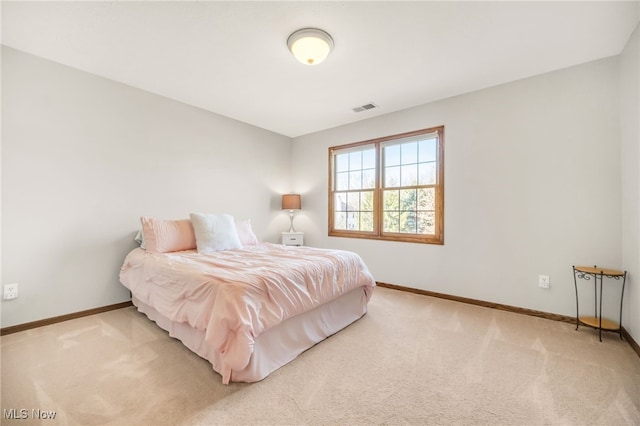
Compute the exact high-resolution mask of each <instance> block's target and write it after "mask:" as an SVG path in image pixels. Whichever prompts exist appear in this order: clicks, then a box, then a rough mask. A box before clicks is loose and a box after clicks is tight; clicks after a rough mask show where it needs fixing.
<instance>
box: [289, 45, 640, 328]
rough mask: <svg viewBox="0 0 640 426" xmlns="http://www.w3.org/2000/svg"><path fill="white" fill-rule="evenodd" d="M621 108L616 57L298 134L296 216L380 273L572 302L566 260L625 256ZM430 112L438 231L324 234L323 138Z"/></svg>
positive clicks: (319, 240) (546, 307)
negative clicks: (439, 140) (437, 240)
mask: <svg viewBox="0 0 640 426" xmlns="http://www.w3.org/2000/svg"><path fill="white" fill-rule="evenodd" d="M381 107H382V108H384V105H381ZM618 110H619V96H618V58H617V57H614V58H608V59H604V60H599V61H596V62H591V63H587V64H584V65H580V66H576V67H572V68H569V69H564V70H560V71H557V72H553V73H549V74H544V75H539V76H536V77H533V78H529V79H526V80H520V81H516V82H513V83H509V84H505V85H501V86H497V87H493V88H489V89H486V90H482V91H478V92H474V93H469V94H466V95H462V96H458V97H454V98H450V99H446V100H443V101H440V102H434V103H430V104H427V105H422V106H418V107H415V108H411V109H407V110H405V111H400V112H397V113H392V114H388V115H385V116H381V117H376V118H372V119H370V120H365V121H361V122H358V123H355V124H351V125H346V126H342V127H339V128H334V129H331V130H327V131H323V132H318V133H315V134H311V135H307V136H303V137H299V138H295V139H294V144H293V161H294V170H293V178H294V184H295V186H296V187H295V189H296V190H297V191H300V192H301V193H302V199H303V205H304V211H303V212H302V214H301V215H300V217H299V218H298V219H297V228H299V229H300V230H302V231H305V232H306V234H305V242H308V243H309V244H311V245H316V246H322V247H338V248H344V249H349V250H354V251H356V252H358V253H360V254H361V255H362V256H363V258H364V260H365V261H366V263H367V264H368V265H369V266H370V268H371V269H372V272H373V274H374V276H375V278H376V279H377V280H378V281H382V282H387V283H392V284H397V285H401V286H407V287H412V288H418V289H424V290H430V291H435V292H441V293H446V294H452V295H457V296H463V297H469V298H475V299H480V300H485V301H490V302H496V303H502V304H507V305H513V306H518V307H523V308H530V309H535V310H540V311H544V312H552V313H558V314H563V315H570V316H573V315H575V293H574V283H573V276H572V271H571V266H572V265H579V264H586V265H591V264H602V265H607V266H609V267H614V268H620V267H622V266H623V264H622V249H621V244H620V241H621V226H620V217H621V216H620V215H621V185H620V179H621V178H620V173H621V172H620V166H621V148H620V123H619V111H618ZM438 125H444V126H445V244H444V245H443V246H433V245H420V244H410V243H394V242H384V241H369V240H358V239H348V238H337V237H328V236H327V214H328V213H327V191H326V188H327V179H328V177H327V174H328V172H327V157H328V153H327V148H328V147H330V146H333V145H340V144H346V143H350V142H357V141H362V140H366V139H371V138H376V137H380V136H386V135H393V134H397V133H402V132H407V131H411V130H416V129H422V128H427V127H432V126H438ZM634 161H637V160H634ZM636 164H637V163H636ZM540 274H546V275H549V276H550V278H551V288H550V289H549V290H543V289H540V288H539V287H538V275H540ZM585 293H587V294H585V303H589V296H591V293H592V292H591V291H587V292H585ZM607 302H609V303H608V304H607V306H605V312H608V311H611V312H612V311H615V312H617V308H616V305H615V303H612V302H613V301H612V300H607ZM617 303H618V304H619V301H618V302H617ZM587 306H592V305H590V304H588V305H587ZM618 306H619V305H618ZM612 315H617V314H612Z"/></svg>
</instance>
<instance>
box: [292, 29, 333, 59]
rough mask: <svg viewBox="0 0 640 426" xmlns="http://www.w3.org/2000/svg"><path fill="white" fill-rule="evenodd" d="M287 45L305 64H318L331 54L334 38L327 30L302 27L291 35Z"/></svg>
mask: <svg viewBox="0 0 640 426" xmlns="http://www.w3.org/2000/svg"><path fill="white" fill-rule="evenodd" d="M287 46H289V50H290V51H291V53H293V56H295V57H296V59H297V60H299V61H300V62H302V63H303V64H305V65H317V64H319V63H320V62H322V61H324V60H325V59H326V58H327V56H329V53H330V52H331V49H333V39H332V38H331V36H330V35H329V34H328V33H327V32H325V31H322V30H319V29H317V28H302V29H300V30H298V31H296V32H294V33H293V34H291V35H290V36H289V38H288V39H287Z"/></svg>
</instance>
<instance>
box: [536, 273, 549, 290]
mask: <svg viewBox="0 0 640 426" xmlns="http://www.w3.org/2000/svg"><path fill="white" fill-rule="evenodd" d="M538 287H540V288H549V275H538Z"/></svg>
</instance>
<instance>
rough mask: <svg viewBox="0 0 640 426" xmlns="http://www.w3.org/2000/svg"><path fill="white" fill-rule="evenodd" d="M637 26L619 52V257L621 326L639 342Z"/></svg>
mask: <svg viewBox="0 0 640 426" xmlns="http://www.w3.org/2000/svg"><path fill="white" fill-rule="evenodd" d="M639 117H640V26H639V27H636V29H635V31H634V33H633V35H632V36H631V38H630V40H629V42H628V43H627V45H626V47H625V49H624V51H623V52H622V54H621V55H620V125H621V126H620V128H621V141H622V256H623V261H622V263H623V265H624V267H625V268H626V269H627V270H628V271H629V279H628V281H627V287H626V289H625V304H624V318H623V320H622V322H623V326H624V327H625V328H626V329H627V330H628V331H629V333H630V334H631V335H632V336H633V338H634V340H635V341H636V342H640V288H638V286H639V285H640V173H639V172H638V164H640V119H639Z"/></svg>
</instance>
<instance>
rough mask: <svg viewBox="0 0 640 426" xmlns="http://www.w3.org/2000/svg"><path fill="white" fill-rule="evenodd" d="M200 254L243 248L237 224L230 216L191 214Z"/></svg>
mask: <svg viewBox="0 0 640 426" xmlns="http://www.w3.org/2000/svg"><path fill="white" fill-rule="evenodd" d="M189 216H190V217H191V224H192V225H193V231H194V232H195V234H196V246H197V249H198V253H212V252H214V251H221V250H231V249H239V248H242V243H241V242H240V238H238V233H237V232H236V224H235V221H234V219H233V216H231V215H230V214H201V213H191V214H190V215H189Z"/></svg>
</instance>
